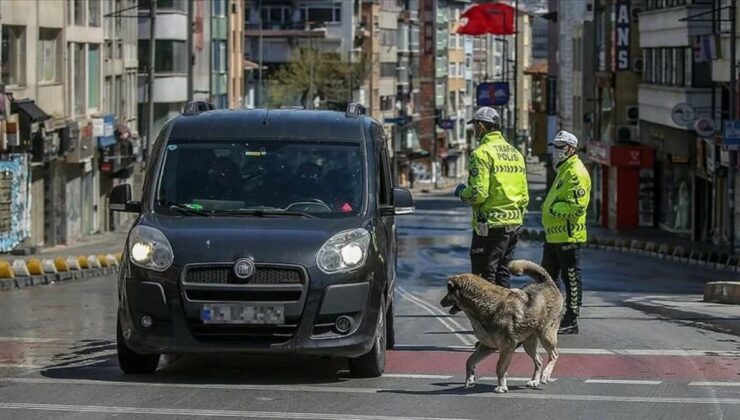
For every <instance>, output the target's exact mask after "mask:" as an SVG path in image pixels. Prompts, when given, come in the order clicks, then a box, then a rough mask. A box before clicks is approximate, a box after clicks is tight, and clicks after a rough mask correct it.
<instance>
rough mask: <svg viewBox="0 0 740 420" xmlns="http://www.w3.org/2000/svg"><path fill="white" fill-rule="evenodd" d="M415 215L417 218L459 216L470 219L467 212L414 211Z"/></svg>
mask: <svg viewBox="0 0 740 420" xmlns="http://www.w3.org/2000/svg"><path fill="white" fill-rule="evenodd" d="M414 214H415V215H419V216H461V217H466V218H467V217H470V211H469V210H418V209H417V210H415V211H414Z"/></svg>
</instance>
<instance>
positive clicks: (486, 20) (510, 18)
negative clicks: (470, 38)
mask: <svg viewBox="0 0 740 420" xmlns="http://www.w3.org/2000/svg"><path fill="white" fill-rule="evenodd" d="M460 18H462V19H466V20H467V22H465V21H463V22H464V23H463V24H462V25H461V26H460V27H459V28H458V29H457V33H458V34H464V35H483V34H493V35H512V34H513V33H514V8H513V7H511V6H509V5H508V4H503V3H481V4H476V5H475V6H473V7H471V8H470V9H468V10H466V11H465V12H464V13H463V14H462V15H461V16H460Z"/></svg>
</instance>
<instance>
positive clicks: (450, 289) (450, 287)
mask: <svg viewBox="0 0 740 420" xmlns="http://www.w3.org/2000/svg"><path fill="white" fill-rule="evenodd" d="M459 289H460V286H458V284H457V283H456V282H455V281H454V280H453V279H452V278H450V279H448V280H447V291H448V292H454V291H457V290H459Z"/></svg>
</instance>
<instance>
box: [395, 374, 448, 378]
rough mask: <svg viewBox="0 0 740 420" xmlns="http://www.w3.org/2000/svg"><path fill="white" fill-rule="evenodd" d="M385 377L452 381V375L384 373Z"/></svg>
mask: <svg viewBox="0 0 740 420" xmlns="http://www.w3.org/2000/svg"><path fill="white" fill-rule="evenodd" d="M383 377H384V378H400V379H452V375H422V374H417V373H384V374H383Z"/></svg>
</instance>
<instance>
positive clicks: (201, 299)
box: [119, 264, 385, 357]
mask: <svg viewBox="0 0 740 420" xmlns="http://www.w3.org/2000/svg"><path fill="white" fill-rule="evenodd" d="M301 270H302V271H303V273H304V283H303V284H301V285H254V286H245V287H242V288H239V289H238V292H239V293H240V294H238V295H234V293H233V292H235V289H233V288H226V287H224V288H220V287H215V288H214V287H208V288H206V289H208V292H201V290H202V289H203V288H201V287H198V286H192V285H190V286H187V285H184V284H183V283H184V282H183V279H184V274H183V273H184V268H175V267H172V268H170V269H169V270H167V271H166V272H164V273H156V272H152V271H149V270H142V269H140V268H138V267H136V266H133V265H131V264H126V265H125V267H124V269H123V270H121V275H120V279H119V296H120V299H119V319H120V322H121V328H122V331H123V333H124V337H125V340H126V344H127V345H128V347H129V348H131V349H132V350H134V351H136V352H138V353H141V354H152V353H212V352H224V353H232V352H233V353H300V354H311V355H325V356H336V357H358V356H361V355H363V354H365V353H367V352H368V351H370V349H371V348H372V345H373V339H374V333H375V325H376V323H377V319H378V314H379V310H380V308H379V306H380V301H381V299H380V297H381V296H382V294H383V293H384V291H385V282H384V279H383V278H382V274H380V272H381V271H382V270H378V269H375V270H373V269H369V268H365V269H363V270H360V271H357V272H354V273H348V274H338V275H327V274H324V273H323V272H321V271H320V270H318V269H317V268H315V267H314V268H309V269H303V268H301ZM224 299H227V300H224ZM204 303H246V304H256V305H259V304H279V305H283V306H284V308H285V309H284V313H285V322H284V324H281V325H251V326H246V325H221V324H215V325H214V324H203V323H202V322H201V321H200V310H201V308H202V306H203V304H204ZM143 315H149V316H150V317H151V318H152V320H153V323H152V326H151V327H149V328H143V327H141V325H140V322H139V320H140V319H141V317H142V316H143ZM342 315H345V316H349V317H350V318H351V319H352V320H353V324H352V328H351V329H350V331H349V332H348V333H346V334H341V333H339V332H338V331H336V329H335V328H334V321H335V320H336V318H337V317H339V316H342Z"/></svg>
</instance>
